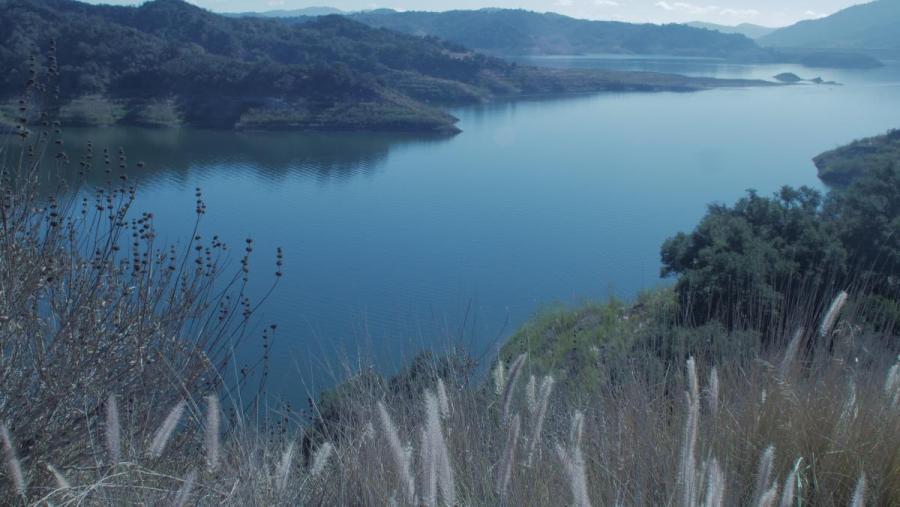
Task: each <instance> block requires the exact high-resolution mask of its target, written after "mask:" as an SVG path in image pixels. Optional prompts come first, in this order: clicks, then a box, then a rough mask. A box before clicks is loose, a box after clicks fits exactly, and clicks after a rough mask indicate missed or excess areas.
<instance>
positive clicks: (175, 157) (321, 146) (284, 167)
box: [64, 127, 448, 185]
mask: <svg viewBox="0 0 900 507" xmlns="http://www.w3.org/2000/svg"><path fill="white" fill-rule="evenodd" d="M64 137H65V141H66V144H67V145H68V146H69V147H70V149H71V151H72V152H73V155H79V154H80V153H82V152H83V149H82V148H83V147H84V146H86V145H87V143H88V142H93V144H94V149H95V153H98V154H99V153H101V152H102V150H103V149H107V148H108V149H110V150H111V151H113V152H114V153H115V151H116V150H118V149H119V148H120V147H121V148H123V149H124V150H125V153H126V155H127V157H128V160H129V161H130V162H132V164H130V165H129V167H130V169H128V170H127V174H128V176H129V177H132V178H137V180H138V181H139V182H140V183H141V184H142V185H153V184H156V183H159V182H158V181H157V180H172V181H180V182H187V181H189V180H190V179H192V178H196V177H201V178H202V177H203V174H204V173H206V172H209V171H215V172H216V173H217V174H219V175H222V173H223V171H224V172H231V171H251V172H253V173H255V174H256V175H257V176H258V177H260V178H263V179H267V180H272V181H274V182H278V181H282V180H284V179H285V178H294V177H298V178H303V179H309V180H314V181H319V182H334V181H342V180H346V179H349V178H352V177H354V176H356V175H361V174H366V173H371V172H373V171H376V170H377V169H378V168H379V167H381V166H382V165H384V163H385V162H386V161H387V159H388V157H389V155H390V153H391V150H394V149H397V148H400V147H402V146H404V145H407V144H410V143H440V142H445V141H447V139H448V138H447V137H440V136H436V135H416V134H391V133H350V132H347V133H343V132H336V133H315V132H287V131H276V132H229V131H216V130H195V129H159V130H156V129H141V128H132V127H117V128H100V129H67V130H66V132H65V135H64ZM73 158H74V157H73ZM138 161H141V162H144V164H145V169H141V170H138V169H137V168H134V164H133V163H135V162H138ZM103 180H104V176H103V174H102V171H95V173H94V174H92V178H91V180H90V182H91V183H101V182H102V181H103Z"/></svg>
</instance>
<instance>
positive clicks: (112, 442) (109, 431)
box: [106, 394, 122, 464]
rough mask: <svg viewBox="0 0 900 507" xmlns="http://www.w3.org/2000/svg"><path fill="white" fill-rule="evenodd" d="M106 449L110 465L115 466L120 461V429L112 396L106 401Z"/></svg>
mask: <svg viewBox="0 0 900 507" xmlns="http://www.w3.org/2000/svg"><path fill="white" fill-rule="evenodd" d="M106 449H107V451H108V452H109V461H110V463H112V464H116V463H119V462H120V461H121V460H122V427H121V424H120V422H119V406H118V404H117V403H116V396H115V395H114V394H110V395H109V398H107V400H106Z"/></svg>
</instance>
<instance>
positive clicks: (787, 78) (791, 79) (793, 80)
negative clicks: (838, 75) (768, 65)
mask: <svg viewBox="0 0 900 507" xmlns="http://www.w3.org/2000/svg"><path fill="white" fill-rule="evenodd" d="M773 79H774V80H776V81H778V82H779V83H787V84H797V83H812V84H824V85H833V86H834V85H838V86H839V85H840V83H838V82H836V81H825V80H824V79H822V78H821V77H814V78H812V79H804V78H802V77H800V76H798V75H797V74H794V73H793V72H782V73H781V74H778V75H777V76H774V77H773Z"/></svg>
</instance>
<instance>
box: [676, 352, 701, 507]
mask: <svg viewBox="0 0 900 507" xmlns="http://www.w3.org/2000/svg"><path fill="white" fill-rule="evenodd" d="M686 365H687V377H688V389H687V390H686V391H685V393H684V395H685V402H686V403H685V406H686V409H687V410H686V417H685V421H684V434H683V436H682V442H681V459H680V463H679V468H678V483H679V485H680V486H681V493H682V499H681V500H682V505H683V506H684V507H693V506H694V505H696V503H697V494H698V491H697V436H698V433H699V426H700V385H699V381H698V380H697V365H696V363H695V362H694V358H693V357H691V358H688V360H687V364H686Z"/></svg>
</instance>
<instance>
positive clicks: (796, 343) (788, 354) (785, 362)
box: [778, 327, 805, 380]
mask: <svg viewBox="0 0 900 507" xmlns="http://www.w3.org/2000/svg"><path fill="white" fill-rule="evenodd" d="M804 332H805V330H804V329H803V328H802V327H801V328H798V329H797V331H795V332H794V336H793V338H791V341H790V342H789V343H788V348H787V351H785V353H784V358H783V359H782V360H781V365H780V366H779V367H778V376H779V377H780V378H781V379H782V380H784V379H786V378H787V375H788V372H789V371H790V369H791V365H793V364H794V361H795V360H796V358H797V352H799V351H800V342H801V341H803V333H804Z"/></svg>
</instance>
